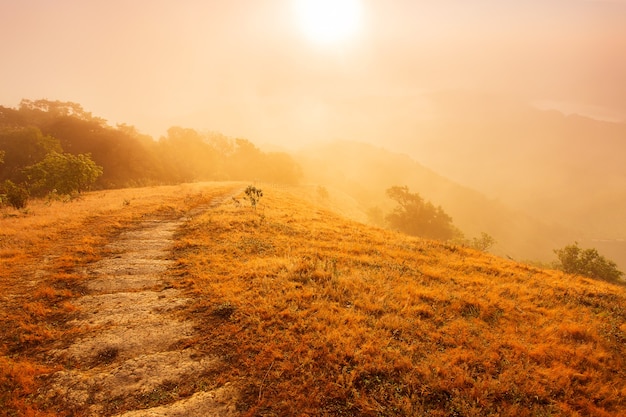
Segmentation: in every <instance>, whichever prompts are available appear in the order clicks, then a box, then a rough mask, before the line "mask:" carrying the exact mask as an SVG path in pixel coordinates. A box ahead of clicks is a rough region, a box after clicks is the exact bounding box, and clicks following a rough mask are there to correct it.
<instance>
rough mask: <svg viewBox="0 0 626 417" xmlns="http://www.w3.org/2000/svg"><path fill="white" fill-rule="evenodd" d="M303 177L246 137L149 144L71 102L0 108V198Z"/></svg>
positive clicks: (181, 136) (179, 136) (284, 158)
mask: <svg viewBox="0 0 626 417" xmlns="http://www.w3.org/2000/svg"><path fill="white" fill-rule="evenodd" d="M301 176H302V174H301V169H300V166H299V165H298V164H297V163H296V162H295V161H294V159H293V158H292V157H291V156H290V155H288V154H286V153H282V152H263V151H261V150H260V149H259V148H258V147H256V146H255V145H254V144H253V143H252V142H250V141H248V140H247V139H242V138H229V137H226V136H224V135H221V134H219V133H213V132H210V133H201V132H198V131H196V130H194V129H188V128H183V127H178V126H174V127H171V128H170V129H168V131H167V134H166V135H165V136H162V137H160V138H159V139H158V140H154V139H153V138H152V137H151V136H148V135H144V134H141V133H139V132H138V131H137V130H136V129H135V128H134V127H133V126H129V125H126V124H120V125H117V126H115V127H112V126H109V125H108V124H107V122H106V121H105V120H104V119H102V118H99V117H96V116H93V115H92V114H91V113H90V112H87V111H85V110H84V109H83V108H82V106H81V105H80V104H77V103H72V102H63V101H51V100H22V101H21V103H20V104H19V106H18V107H17V108H9V107H3V106H0V184H1V185H0V186H1V187H3V190H0V194H1V193H2V191H4V192H5V193H6V191H7V188H12V187H19V188H21V189H23V190H25V191H27V193H28V194H29V195H32V196H43V195H46V194H48V193H51V192H57V193H61V194H67V193H72V192H81V191H84V190H87V189H106V188H122V187H129V186H145V185H156V184H172V183H180V182H191V181H210V180H233V181H238V180H260V181H267V182H273V183H289V184H293V183H297V182H298V181H299V180H300V178H301ZM5 195H6V194H5Z"/></svg>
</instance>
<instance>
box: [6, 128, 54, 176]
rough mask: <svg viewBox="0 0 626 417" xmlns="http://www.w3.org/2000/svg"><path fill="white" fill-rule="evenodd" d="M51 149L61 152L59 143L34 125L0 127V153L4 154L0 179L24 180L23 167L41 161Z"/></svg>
mask: <svg viewBox="0 0 626 417" xmlns="http://www.w3.org/2000/svg"><path fill="white" fill-rule="evenodd" d="M52 151H56V152H62V149H61V144H60V143H59V141H58V140H56V139H55V138H53V137H51V136H45V135H43V134H42V133H41V130H39V129H38V128H36V127H23V128H22V127H19V128H15V127H12V128H5V129H1V130H0V153H2V154H3V155H4V158H3V159H4V163H3V164H1V165H0V181H2V180H11V181H13V182H14V183H21V182H24V180H25V179H26V178H25V177H24V175H23V173H22V170H23V169H24V167H27V166H28V165H32V164H35V163H37V162H39V161H41V160H42V159H43V158H44V157H45V156H46V154H48V153H50V152H52Z"/></svg>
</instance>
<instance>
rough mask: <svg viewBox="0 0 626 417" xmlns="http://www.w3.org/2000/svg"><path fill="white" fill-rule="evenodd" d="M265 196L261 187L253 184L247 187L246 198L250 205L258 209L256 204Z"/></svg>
mask: <svg viewBox="0 0 626 417" xmlns="http://www.w3.org/2000/svg"><path fill="white" fill-rule="evenodd" d="M261 197H263V190H261V189H260V188H256V187H255V186H253V185H248V188H246V199H247V200H248V201H250V205H251V206H252V207H253V208H254V209H255V210H256V205H257V204H258V203H259V200H260V199H261Z"/></svg>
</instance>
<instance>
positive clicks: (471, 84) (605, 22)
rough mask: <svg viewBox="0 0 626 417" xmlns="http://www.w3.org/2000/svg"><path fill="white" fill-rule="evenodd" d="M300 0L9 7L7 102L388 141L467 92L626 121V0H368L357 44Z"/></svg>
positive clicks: (98, 0) (162, 124)
mask: <svg viewBox="0 0 626 417" xmlns="http://www.w3.org/2000/svg"><path fill="white" fill-rule="evenodd" d="M295 2H296V1H295V0H219V1H218V0H213V1H211V0H193V1H192V0H178V1H173V0H172V1H165V0H135V1H133V0H90V1H84V0H54V1H53V0H0V39H2V42H0V57H2V60H1V65H0V105H5V106H11V107H13V106H17V105H18V103H19V101H20V100H21V99H22V98H29V99H38V98H47V99H51V100H63V101H74V102H78V103H80V104H82V105H83V107H84V108H85V109H86V110H88V111H91V112H93V113H94V114H95V115H97V116H101V117H103V118H105V119H107V120H108V121H109V122H110V123H111V124H115V123H121V122H124V123H128V124H131V125H135V126H136V127H137V128H138V129H139V130H140V131H142V132H145V133H149V134H151V135H153V136H155V137H158V136H160V135H162V134H164V133H165V130H166V129H167V128H168V127H169V126H172V125H182V126H186V127H192V128H197V129H200V130H205V129H206V130H216V131H220V132H222V133H224V134H226V135H229V136H240V137H246V138H248V139H250V140H252V141H253V142H259V143H264V142H275V143H279V144H294V143H299V142H301V141H311V140H316V139H333V138H341V139H350V140H368V141H377V140H379V141H380V143H384V142H385V140H386V139H387V138H386V137H385V136H388V135H395V134H398V135H406V134H408V133H407V127H408V126H410V125H411V123H413V122H414V121H415V119H419V118H421V117H429V104H428V102H427V101H426V100H424V99H423V98H420V94H422V93H425V92H429V91H436V90H440V89H458V88H460V89H466V90H472V91H474V90H477V91H490V92H502V93H507V94H515V95H517V96H520V97H523V98H525V99H527V100H529V101H536V102H539V101H540V102H543V103H552V104H554V103H557V104H558V105H559V106H563V108H568V106H569V108H574V109H586V110H588V111H590V112H592V113H595V114H597V115H600V116H603V117H611V118H616V119H623V120H626V1H617V0H616V1H583V0H510V1H503V0H477V1H468V0H439V1H426V0H362V1H360V4H361V8H360V10H361V12H360V14H359V17H358V25H357V27H356V29H355V32H354V34H353V36H352V37H351V38H348V39H344V40H341V41H339V40H338V41H328V42H326V43H319V42H315V41H313V40H311V39H310V38H308V37H307V36H305V34H304V33H303V23H302V22H301V21H300V20H298V18H297V13H296V12H295V7H294V4H295Z"/></svg>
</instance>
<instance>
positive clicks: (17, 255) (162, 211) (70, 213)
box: [0, 184, 240, 416]
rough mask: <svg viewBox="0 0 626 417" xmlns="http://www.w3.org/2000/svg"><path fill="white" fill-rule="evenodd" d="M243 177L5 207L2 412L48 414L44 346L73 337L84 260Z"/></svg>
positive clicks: (1, 215)
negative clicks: (38, 398) (141, 223)
mask: <svg viewBox="0 0 626 417" xmlns="http://www.w3.org/2000/svg"><path fill="white" fill-rule="evenodd" d="M234 186H237V187H240V185H232V184H223V185H207V184H204V185H201V184H197V185H180V186H170V187H152V188H141V189H125V190H115V191H104V192H94V193H88V194H85V195H83V196H82V197H81V198H80V199H78V200H74V201H70V202H65V203H63V202H59V201H53V202H45V201H34V202H31V204H30V205H29V207H28V209H27V210H26V211H19V212H18V211H14V210H9V209H4V210H3V211H0V415H8V416H34V415H37V416H47V415H56V414H55V413H53V412H49V411H46V410H41V409H39V408H38V407H37V404H35V403H33V401H32V398H33V394H35V393H36V391H37V388H38V384H39V380H38V378H37V377H38V376H39V375H42V374H47V373H49V372H50V371H52V370H53V368H51V366H50V365H48V364H46V363H45V359H44V355H43V354H44V353H45V352H46V350H47V349H49V348H50V347H51V346H52V344H55V345H56V346H58V345H59V344H63V343H69V342H70V341H71V340H72V339H73V338H74V337H75V336H76V330H70V329H69V328H68V327H67V326H66V325H65V323H66V322H67V321H68V319H70V318H71V317H72V315H73V314H75V313H76V308H75V307H74V306H73V304H72V299H74V298H75V297H78V296H80V295H82V294H83V288H82V286H81V284H82V281H83V280H84V279H85V277H84V276H83V275H82V274H81V273H80V267H81V266H82V265H84V264H86V263H89V262H92V261H95V260H97V259H99V258H100V257H101V256H102V254H103V250H104V249H103V245H104V244H105V243H106V242H108V241H109V240H111V239H114V237H115V236H116V234H117V233H119V232H120V231H121V230H122V229H123V228H124V227H129V226H130V225H131V224H132V223H133V221H135V220H137V219H143V218H146V217H148V218H151V217H155V218H158V217H169V216H179V215H180V214H181V213H184V212H186V211H188V210H189V209H190V208H193V207H194V206H197V205H200V204H204V203H208V202H209V201H211V199H212V198H213V197H214V196H216V195H219V194H221V193H223V192H225V190H227V189H231V188H233V187H234Z"/></svg>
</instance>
